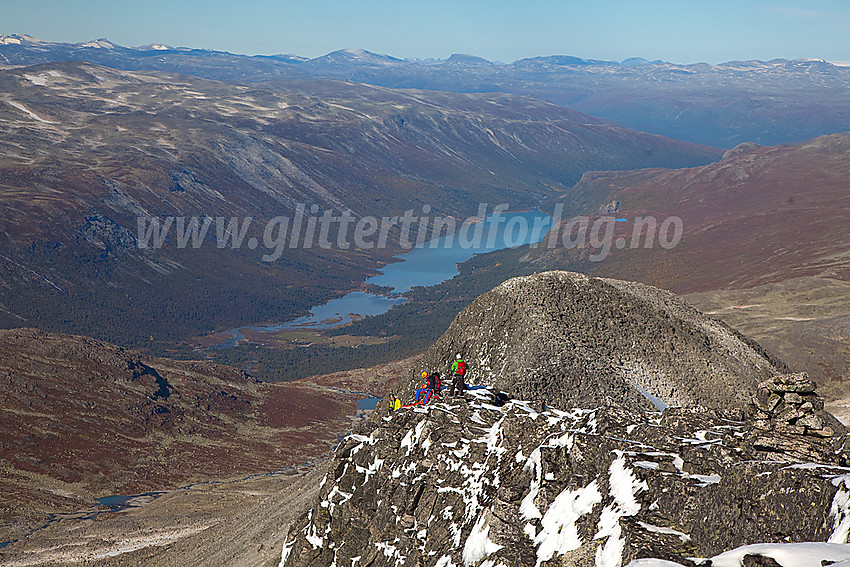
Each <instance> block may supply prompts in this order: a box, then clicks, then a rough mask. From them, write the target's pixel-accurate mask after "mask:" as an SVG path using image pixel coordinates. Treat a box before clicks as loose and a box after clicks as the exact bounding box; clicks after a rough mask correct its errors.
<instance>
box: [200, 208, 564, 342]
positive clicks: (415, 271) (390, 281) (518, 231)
mask: <svg viewBox="0 0 850 567" xmlns="http://www.w3.org/2000/svg"><path fill="white" fill-rule="evenodd" d="M551 225H552V218H551V217H549V216H548V215H546V214H545V213H542V212H540V211H529V212H523V213H503V214H502V215H501V217H496V216H495V215H493V214H491V215H488V216H486V217H484V219H483V220H481V221H480V222H477V223H474V224H472V223H469V224H468V225H466V226H465V228H461V229H460V230H458V231H457V232H456V233H453V234H448V235H443V236H441V237H439V238H434V239H431V240H429V241H427V242H424V243H423V245H422V246H420V247H416V248H413V249H412V250H411V251H410V252H407V253H405V254H400V255H398V256H396V258H398V260H399V262H395V263H393V264H388V265H387V266H385V267H384V268H383V269H382V270H381V273H380V274H378V275H376V276H372V277H371V278H368V279H367V280H366V281H365V283H367V284H375V285H379V286H385V287H391V288H392V295H391V296H389V297H386V296H382V295H373V294H371V293H366V292H363V291H352V292H350V293H348V294H346V295H344V296H343V297H339V298H337V299H333V300H331V301H329V302H327V303H325V304H324V305H318V306H316V307H313V308H312V309H310V313H309V314H308V315H305V316H303V317H299V318H298V319H295V320H293V321H287V322H284V323H280V324H277V325H263V326H246V327H238V328H235V329H230V330H228V331H227V333H228V334H230V335H232V336H231V338H229V339H228V340H226V341H224V342H223V343H221V344H219V345H217V346H215V347H212V348H216V349H221V348H229V347H234V346H236V344H237V343H238V342H239V341H240V340H243V339H244V338H245V335H244V332H246V331H248V332H260V333H270V332H275V331H283V330H292V329H317V330H318V329H331V328H334V327H337V326H339V325H344V324H346V323H349V322H351V321H353V320H356V319H359V318H362V317H369V316H373V315H380V314H381V313H386V312H387V311H389V310H390V309H391V308H392V307H393V306H394V305H397V304H399V303H403V302H404V301H406V299H405V298H404V297H400V296H399V295H398V294H401V293H404V292H406V291H410V289H411V288H412V287H414V286H431V285H437V284H439V283H442V282H444V281H446V280H450V279H452V278H453V277H455V276H456V275H457V274H458V268H457V266H458V264H460V263H463V262H465V261H467V260H469V259H470V258H472V257H473V256H475V255H476V254H483V253H486V252H492V251H494V250H501V249H503V248H512V247H516V246H522V245H525V244H531V243H532V242H540V241H541V240H543V237H544V236H546V233H547V231H548V230H549V228H550V227H551Z"/></svg>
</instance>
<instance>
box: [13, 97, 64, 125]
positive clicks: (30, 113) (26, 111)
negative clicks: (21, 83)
mask: <svg viewBox="0 0 850 567" xmlns="http://www.w3.org/2000/svg"><path fill="white" fill-rule="evenodd" d="M6 103H7V104H9V105H10V106H13V107H15V108H17V109H18V110H20V111H21V112H23V113H24V114H27V115H28V116H29V117H30V118H34V119H36V120H38V121H39V122H43V123H45V124H55V122H51V121H50V120H45V119H44V118H42V117H41V116H39V115H38V114H36V113H35V112H33V111H32V110H30V109H29V108H27V107H26V106H24V105H23V104H21V103H19V102H15V101H12V100H7V101H6Z"/></svg>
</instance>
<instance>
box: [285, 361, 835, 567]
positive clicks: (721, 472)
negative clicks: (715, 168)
mask: <svg viewBox="0 0 850 567" xmlns="http://www.w3.org/2000/svg"><path fill="white" fill-rule="evenodd" d="M786 378H787V379H786ZM791 382H793V383H795V384H796V383H800V381H799V380H796V379H795V378H794V377H781V378H780V379H778V380H777V379H774V380H773V381H772V382H770V384H772V385H777V384H783V383H784V384H785V385H786V386H787V385H788V384H789V383H791ZM765 387H766V388H767V387H769V385H767V384H766V385H765ZM810 389H811V388H810V387H807V388H806V390H810ZM762 394H763V392H761V393H759V394H758V396H757V397H756V398H755V399H754V400H752V404H753V406H755V405H758V404H762V405H763V395H762ZM806 395H807V396H810V398H809V402H808V403H811V405H812V411H813V412H815V413H817V411H818V410H816V409H814V408H815V407H817V405H819V404H818V403H817V402H818V400H819V398H817V397H816V396H815V395H814V394H812V393H811V392H808V393H806ZM500 397H502V396H501V394H500V393H498V392H496V391H494V390H492V389H487V388H482V389H473V390H471V391H470V392H468V393H467V394H466V398H463V399H461V398H456V399H455V398H446V399H444V400H442V401H436V402H432V403H431V404H429V405H426V406H415V407H414V408H413V409H401V410H396V411H394V412H391V411H388V409H387V407H386V405H385V404H382V405H380V406H379V408H378V410H377V411H376V413H375V414H374V415H373V419H372V423H371V424H368V425H365V426H364V427H363V428H362V429H361V430H360V431H358V432H356V433H355V434H353V435H351V436H349V437H347V438H346V439H345V440H344V442H343V443H342V444H341V445H340V447H339V448H338V449H337V451H336V454H335V457H334V459H333V461H332V462H331V463H330V466H329V468H328V473H327V475H326V477H325V479H324V480H323V481H322V485H321V489H320V490H321V491H320V497H319V499H318V501H317V502H316V503H315V505H314V506H313V507H312V508H311V509H310V510H309V511H308V512H307V513H305V514H304V515H303V516H302V517H301V519H300V520H299V521H297V522H296V523H294V524H293V525H291V526H290V531H289V535H288V536H287V538H286V543H285V545H284V547H283V552H282V560H281V565H282V566H284V567H308V566H309V567H313V566H320V565H321V566H328V565H346V566H348V565H352V566H355V567H357V566H366V565H369V566H373V567H378V566H398V567H401V566H420V565H423V566H424V565H427V566H439V567H452V566H461V565H463V566H465V567H470V566H485V565H486V566H489V567H500V566H501V567H513V566H536V567H539V566H556V565H558V566H562V565H570V566H595V567H608V566H610V567H615V566H620V565H626V564H628V563H629V562H631V561H633V560H638V559H642V558H654V559H655V560H658V561H655V562H653V563H643V564H644V565H670V566H675V565H697V564H702V565H710V564H711V563H710V562H708V561H703V560H700V559H694V558H705V557H713V556H717V555H718V554H721V553H724V552H725V553H726V554H727V555H725V556H726V557H728V554H729V553H739V555H743V554H748V555H749V556H750V557H749V559H747V561H749V562H748V563H747V562H745V563H743V564H744V565H779V564H780V563H771V562H770V561H771V559H770V555H769V554H768V551H766V550H775V549H777V548H776V547H774V546H772V545H770V544H777V545H778V544H779V543H781V544H783V545H788V544H798V545H800V546H803V547H800V548H797V551H798V552H799V553H815V551H817V552H818V553H822V554H824V555H823V558H824V559H829V558H830V557H833V558H834V557H835V555H834V554H835V553H838V552H842V550H844V548H845V547H846V546H840V545H839V546H836V545H835V544H842V543H846V541H847V537H848V531H850V505H848V501H850V475H847V474H846V473H847V470H848V469H846V468H844V467H843V466H842V465H844V459H845V457H844V454H843V453H842V452H840V451H836V450H835V448H834V447H833V443H835V442H836V441H837V440H836V439H828V438H826V437H823V436H820V435H807V434H806V433H807V432H806V431H805V428H801V429H802V432H795V431H790V430H787V429H786V430H782V431H779V428H778V426H777V424H776V422H775V421H774V422H771V421H770V420H754V419H753V417H754V416H753V415H752V412H750V411H747V410H738V409H734V410H730V409H708V408H705V407H698V406H694V407H689V408H667V409H665V410H664V411H663V412H657V411H656V412H643V411H639V410H633V409H626V408H623V407H616V406H600V407H596V408H593V409H565V410H559V409H555V408H553V407H546V408H545V409H544V407H543V405H542V404H540V403H534V402H527V401H518V400H511V401H508V402H507V403H504V404H502V405H498V403H497V402H496V400H497V399H499V398H500ZM767 397H768V398H771V396H770V395H768V396H767ZM812 400H813V401H812ZM770 403H771V404H772V403H773V402H770ZM804 403H807V402H804ZM788 407H791V406H788ZM759 411H761V410H759ZM801 419H802V417H801ZM762 422H765V423H768V427H767V428H765V427H764V423H762ZM820 431H823V429H821V430H820ZM770 439H773V440H774V441H775V442H773V443H771V442H770V441H769V440H770ZM782 440H784V441H786V442H790V441H793V448H792V449H786V448H785V447H786V445H784V444H783V443H782V442H781V441H782ZM803 455H804V456H803ZM809 459H811V460H809ZM827 541H828V542H830V543H829V544H825V543H822V544H818V545H814V544H811V543H800V542H827ZM753 543H761V544H767V545H762V546H749V547H743V548H742V549H743V551H739V552H733V551H730V550H733V548H739V547H740V546H744V545H747V544H753ZM806 546H808V547H806ZM759 550H761V553H764V556H762V555H759V553H760V552H759ZM807 550H808V551H807ZM812 550H814V551H812ZM830 553H832V554H833V555H830ZM819 557H820V556H819ZM667 562H669V563H667ZM636 564H637V565H640V564H641V563H640V562H638V563H636ZM716 564H717V565H725V564H728V565H733V564H734V565H740V564H741V563H739V562H735V563H723V562H721V561H720V560H719V559H717V563H716ZM781 564H782V565H800V563H781ZM806 564H809V563H806ZM817 564H820V559H818V562H817Z"/></svg>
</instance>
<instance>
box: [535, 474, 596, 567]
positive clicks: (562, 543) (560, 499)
mask: <svg viewBox="0 0 850 567" xmlns="http://www.w3.org/2000/svg"><path fill="white" fill-rule="evenodd" d="M601 501H602V495H601V494H600V493H599V489H598V487H597V485H596V481H595V480H594V481H593V482H591V483H590V484H588V485H587V486H586V487H584V488H582V489H579V490H570V489H569V488H565V489H564V490H563V491H562V492H561V493H560V494H559V495H558V496H557V497H556V498H555V500H554V501H553V502H552V504H551V505H550V506H549V509H548V510H547V511H546V515H545V516H543V518H542V519H541V520H540V526H541V528H542V529H541V531H540V533H539V534H537V535H536V536H535V537H534V543H536V544H537V545H538V547H537V565H540V564H541V563H542V562H543V561H549V560H550V559H552V558H553V557H555V556H556V555H564V554H565V553H567V552H568V551H573V550H575V549H578V548H579V547H581V545H582V543H583V542H582V539H581V537H579V533H578V527H577V526H576V522H577V521H578V520H579V518H581V517H582V516H584V515H585V514H589V513H590V512H592V511H593V507H594V506H596V505H597V504H599V503H600V502H601Z"/></svg>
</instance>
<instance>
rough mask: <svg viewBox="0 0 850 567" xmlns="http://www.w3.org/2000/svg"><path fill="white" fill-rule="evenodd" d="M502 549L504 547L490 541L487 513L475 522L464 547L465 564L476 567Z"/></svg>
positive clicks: (467, 566)
mask: <svg viewBox="0 0 850 567" xmlns="http://www.w3.org/2000/svg"><path fill="white" fill-rule="evenodd" d="M500 549H502V546H501V545H498V544H496V543H495V542H493V540H491V539H490V522H489V519H488V514H487V512H486V511H485V512H484V513H483V514H481V516H480V517H479V518H478V521H477V522H475V525H474V526H473V527H472V532H470V534H469V537H467V538H466V543H465V544H464V546H463V564H464V565H465V566H466V567H469V566H470V565H475V564H476V563H478V562H479V561H481V560H482V559H484V558H485V557H487V556H488V555H491V554H493V553H496V552H497V551H499V550H500Z"/></svg>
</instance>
